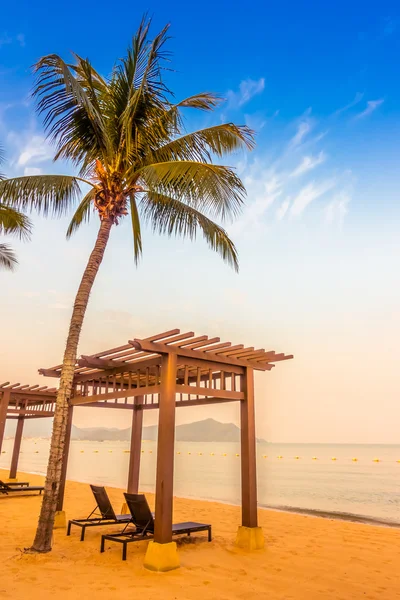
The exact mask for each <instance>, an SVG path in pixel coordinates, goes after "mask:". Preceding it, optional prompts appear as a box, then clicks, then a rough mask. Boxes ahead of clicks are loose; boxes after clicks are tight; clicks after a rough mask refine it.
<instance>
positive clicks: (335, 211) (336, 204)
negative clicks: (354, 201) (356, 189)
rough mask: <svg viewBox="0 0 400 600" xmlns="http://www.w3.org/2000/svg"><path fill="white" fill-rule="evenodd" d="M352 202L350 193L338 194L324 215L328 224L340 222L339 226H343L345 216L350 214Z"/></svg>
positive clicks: (326, 208) (328, 205)
mask: <svg viewBox="0 0 400 600" xmlns="http://www.w3.org/2000/svg"><path fill="white" fill-rule="evenodd" d="M350 200H351V197H350V194H349V193H348V192H344V191H343V192H340V193H339V194H336V195H335V196H334V197H333V199H332V200H331V202H329V204H327V205H326V207H325V210H324V213H325V220H326V222H327V223H329V224H331V223H334V222H338V223H339V225H342V223H343V220H344V218H345V216H346V215H347V213H348V212H349V208H348V207H349V204H350Z"/></svg>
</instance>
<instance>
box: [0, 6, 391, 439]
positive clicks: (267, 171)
mask: <svg viewBox="0 0 400 600" xmlns="http://www.w3.org/2000/svg"><path fill="white" fill-rule="evenodd" d="M146 8H147V9H148V11H149V14H150V15H152V16H153V32H154V33H156V32H158V30H159V29H161V28H162V27H163V26H164V25H165V24H166V23H170V24H171V28H170V33H171V36H172V37H171V39H170V41H169V46H168V49H169V50H170V51H171V53H172V56H171V61H172V62H171V67H172V68H173V69H174V71H173V72H170V73H168V84H169V86H170V87H171V89H172V90H173V91H174V94H175V96H176V98H177V99H182V98H183V97H186V96H190V95H191V94H194V93H197V92H201V91H214V92H218V93H219V94H221V95H222V96H223V97H224V99H225V101H224V103H223V104H222V105H221V107H220V108H218V110H216V111H215V112H214V113H213V114H212V115H210V114H208V115H206V116H205V115H200V116H199V115H193V114H190V113H189V114H188V115H187V122H186V125H187V129H188V130H193V129H196V128H201V127H207V126H210V125H211V124H218V123H221V122H235V123H237V124H247V125H248V126H250V127H251V128H253V129H254V130H255V131H256V135H257V146H256V149H255V150H254V151H253V152H251V153H244V152H243V153H239V154H235V155H231V156H228V157H227V158H226V159H225V160H224V163H225V164H228V165H230V166H232V167H234V168H235V169H236V170H237V173H238V174H239V175H240V177H241V178H242V180H243V182H244V184H245V186H246V189H247V200H246V204H245V207H244V210H243V212H242V214H241V215H240V216H239V217H238V218H237V219H236V220H235V221H234V222H232V223H228V224H227V225H226V228H227V230H228V232H229V233H230V235H231V237H232V238H233V240H234V242H235V244H236V246H237V248H238V251H239V257H240V272H239V274H236V273H235V272H233V271H232V270H231V269H230V268H229V267H228V266H227V265H225V264H224V263H223V262H222V260H221V259H220V258H219V256H218V255H216V254H215V255H213V254H212V252H211V250H209V249H208V247H207V246H206V245H205V244H204V243H203V241H202V240H201V239H198V240H197V241H196V242H195V243H192V242H188V241H182V240H180V239H167V238H160V237H156V236H154V235H153V234H152V232H151V231H149V230H145V234H144V255H143V259H142V260H141V262H140V264H139V266H138V267H136V266H135V265H134V261H133V251H132V240H131V236H130V231H129V223H127V222H126V223H122V224H121V225H119V226H118V227H117V228H114V231H113V232H112V235H111V240H110V244H109V247H108V249H107V252H106V256H105V259H104V263H103V265H102V267H101V270H100V273H99V275H98V278H97V280H96V283H95V286H94V289H93V292H92V295H91V298H90V304H89V308H88V311H87V316H86V320H85V324H84V327H83V331H82V337H81V342H80V346H79V352H80V353H82V354H91V353H94V352H96V351H98V350H102V349H105V348H108V347H113V346H117V345H121V344H124V343H126V341H127V340H128V339H132V338H134V337H145V336H148V335H151V334H153V333H154V332H158V331H164V330H168V329H171V328H176V327H178V328H180V329H181V330H182V331H192V330H193V331H195V332H196V334H198V335H201V334H208V335H210V336H213V337H214V336H219V337H220V338H221V341H226V340H229V341H231V342H232V343H234V344H237V343H243V344H245V345H249V346H254V347H262V348H265V349H266V350H276V351H277V352H281V351H283V352H286V353H293V354H294V355H295V358H294V360H293V361H285V362H282V363H278V364H277V366H276V368H275V369H273V370H272V372H270V373H257V375H256V420H257V424H256V425H257V434H258V436H260V437H263V438H265V439H267V440H269V441H271V442H313V443H319V442H321V443H323V442H327V443H328V442H335V443H399V433H398V422H399V419H400V402H399V388H400V369H399V368H398V359H399V350H398V340H399V338H400V308H399V306H400V281H399V258H400V238H399V229H400V203H399V183H400V144H399V140H400V77H399V75H400V73H399V62H398V56H399V50H400V7H399V6H398V3H396V2H387V1H386V2H385V1H382V2H380V3H365V2H361V1H359V0H354V1H353V2H351V3H349V2H343V1H342V0H338V1H337V2H335V3H333V4H332V5H330V6H329V7H327V5H326V4H325V3H322V2H311V1H309V2H305V1H303V2H298V1H296V2H295V1H285V2H281V3H265V2H262V1H260V0H254V1H253V2H251V3H248V4H246V5H244V4H243V3H241V2H235V1H231V2H229V3H228V2H225V1H219V2H218V3H211V2H209V1H208V0H206V1H205V2H203V3H202V4H201V5H193V6H192V5H189V4H188V3H187V2H180V1H176V2H175V3H173V4H171V3H168V4H166V3H161V2H148V3H147V7H146ZM141 10H142V9H140V10H139V9H136V8H135V7H134V5H132V3H128V2H126V1H125V0H121V1H120V2H119V3H118V10H113V11H110V10H109V5H108V3H107V4H106V3H105V2H104V1H103V0H99V1H98V2H97V3H96V10H93V6H92V5H87V6H86V5H85V4H84V3H82V2H77V1H76V0H70V2H69V3H68V10H67V9H66V7H65V6H62V5H57V4H54V3H51V4H50V3H49V2H47V1H46V2H43V1H42V2H39V3H34V4H32V3H31V2H27V1H26V0H20V2H18V3H16V4H13V3H7V5H6V6H4V7H2V20H1V23H0V142H1V144H2V145H3V146H4V147H5V150H6V154H7V163H6V164H5V165H3V168H2V171H5V172H6V173H7V175H8V176H10V177H11V176H16V175H24V174H25V175H29V174H37V173H73V172H74V171H73V167H72V166H71V165H70V164H66V163H56V164H54V163H53V161H52V157H53V155H54V149H53V148H52V147H51V146H50V144H49V143H48V141H46V139H45V137H44V132H43V126H42V123H41V121H40V118H39V117H38V116H37V115H36V114H35V106H34V102H33V101H32V99H31V97H30V92H31V89H32V84H33V78H32V74H31V65H33V64H34V62H35V61H36V60H37V59H38V58H39V57H41V56H43V55H45V54H50V53H58V54H60V55H61V56H62V57H63V58H65V59H69V56H70V54H69V53H70V51H74V52H76V53H78V54H80V55H81V56H83V57H88V58H90V59H91V60H92V62H93V64H94V66H95V68H96V69H97V70H98V71H99V72H101V73H102V74H104V75H107V74H108V73H109V72H110V69H111V67H112V65H113V64H114V62H115V60H116V59H117V58H119V57H121V56H123V55H124V52H125V50H126V47H127V45H128V44H129V41H130V38H131V36H132V34H133V33H134V32H135V30H136V28H137V26H138V24H139V22H140V19H141V16H142V13H141ZM105 25H106V26H105ZM33 220H34V225H35V227H34V233H33V236H32V240H31V241H30V242H29V243H21V242H19V241H16V240H8V239H7V240H4V241H7V242H12V244H13V245H14V247H15V249H16V251H17V253H18V259H19V267H18V269H17V271H16V272H15V273H12V274H10V273H6V272H4V271H2V272H0V315H1V330H0V331H1V334H0V336H1V337H0V339H1V343H0V379H1V381H12V382H14V381H18V382H21V383H31V384H36V383H41V384H42V385H45V384H51V385H54V384H55V380H52V379H49V380H46V379H45V378H43V377H42V376H40V375H38V373H37V369H38V368H40V367H50V366H52V365H55V364H58V363H59V362H60V361H61V358H62V354H63V346H64V343H65V339H66V335H67V330H68V323H69V318H70V314H71V309H72V303H73V299H74V294H75V292H76V289H77V286H78V284H79V280H80V277H81V275H82V272H83V269H84V267H85V264H86V261H87V258H88V256H89V253H90V251H91V248H92V246H93V243H94V239H95V236H96V230H97V227H98V222H96V220H94V219H92V222H91V223H90V224H89V225H88V226H86V227H82V228H81V230H80V231H79V232H78V233H77V234H76V235H75V236H74V237H73V238H72V239H71V240H70V241H68V242H67V241H66V240H65V231H66V228H67V226H68V223H69V219H68V218H63V219H60V220H44V219H41V218H37V217H34V219H33ZM121 412H125V411H121ZM116 413H118V414H116ZM150 413H151V414H150ZM210 416H211V417H213V418H215V419H219V420H221V421H224V422H225V421H226V422H230V421H232V422H235V423H238V422H239V412H238V406H237V405H236V403H232V404H229V405H228V404H225V405H223V406H221V407H219V406H216V405H213V406H211V407H198V408H187V409H182V408H181V409H179V410H178V411H177V423H186V422H190V421H193V420H198V419H203V418H207V417H210ZM156 420H157V414H156V411H146V415H145V421H146V422H145V424H146V425H147V424H153V423H155V422H156ZM74 423H75V424H76V425H77V426H81V427H82V426H83V427H85V426H114V427H121V428H122V427H127V426H128V425H129V423H126V416H125V415H121V414H119V412H118V411H111V410H110V411H109V410H94V409H83V408H80V409H76V410H75V415H74Z"/></svg>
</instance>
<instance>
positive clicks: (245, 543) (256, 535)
mask: <svg viewBox="0 0 400 600" xmlns="http://www.w3.org/2000/svg"><path fill="white" fill-rule="evenodd" d="M235 545H236V546H238V547H239V548H243V549H244V550H262V549H263V548H264V534H263V530H262V528H261V527H244V526H243V525H240V526H239V529H238V532H237V535H236V541H235Z"/></svg>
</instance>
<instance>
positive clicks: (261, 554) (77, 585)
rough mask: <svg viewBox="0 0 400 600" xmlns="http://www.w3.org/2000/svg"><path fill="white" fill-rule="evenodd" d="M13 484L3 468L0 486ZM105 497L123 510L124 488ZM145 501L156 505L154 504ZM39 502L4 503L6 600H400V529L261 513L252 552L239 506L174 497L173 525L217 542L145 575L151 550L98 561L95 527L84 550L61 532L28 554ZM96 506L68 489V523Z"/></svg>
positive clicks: (114, 550) (186, 549)
mask: <svg viewBox="0 0 400 600" xmlns="http://www.w3.org/2000/svg"><path fill="white" fill-rule="evenodd" d="M6 477H7V473H6V472H5V471H1V470H0V479H1V478H6ZM25 477H27V478H28V479H27V480H29V481H30V482H31V483H32V484H40V483H41V482H42V481H43V478H42V477H39V476H35V475H24V474H22V473H21V474H19V479H20V480H25ZM108 492H109V495H110V498H111V501H112V502H113V504H114V506H115V507H116V508H117V509H119V508H120V507H121V505H122V502H123V496H122V490H118V489H113V488H108ZM147 496H148V499H149V503H150V505H151V506H153V505H154V504H153V503H154V497H153V496H152V495H151V494H148V495H147ZM40 502H41V499H40V497H39V496H18V497H15V496H13V497H10V496H0V524H1V530H0V531H1V533H0V597H1V598H2V599H9V598H10V599H11V598H12V599H13V600H19V599H27V598H30V597H32V598H33V597H38V598H40V599H41V600H47V599H50V598H51V599H55V598H57V600H62V599H66V598H68V599H70V600H72V599H75V598H79V599H86V598H90V599H93V600H105V599H107V600H110V599H113V600H114V599H115V600H118V599H124V600H127V599H131V598H142V599H143V600H152V599H157V600H160V598H161V600H175V599H178V600H181V599H182V600H192V599H193V600H205V599H207V600H212V599H215V600H224V599H230V600H232V599H235V598H238V599H239V598H243V599H246V600H250V599H251V598H253V597H254V598H256V597H257V598H268V599H269V600H275V599H282V600H283V599H285V600H314V599H321V600H328V599H332V600H333V599H334V600H341V599H343V600H351V599H353V598H354V599H356V600H360V599H364V598H365V599H374V600H375V599H378V598H379V600H395V599H396V598H400V530H399V529H393V528H387V527H378V526H372V525H364V524H360V523H349V522H344V521H338V520H330V519H323V518H316V517H311V516H305V515H298V514H292V513H283V512H277V511H271V510H260V511H259V520H260V525H261V526H262V527H263V529H264V532H265V538H266V548H265V550H259V551H255V552H252V553H246V552H244V551H243V550H239V549H237V548H235V547H234V545H233V540H234V539H235V534H236V530H237V526H238V524H239V521H240V508H238V507H234V506H227V505H223V504H217V503H214V502H204V501H197V500H185V499H180V498H177V499H176V500H175V503H174V520H175V521H186V520H193V519H194V520H196V521H202V522H205V523H212V525H213V535H214V540H213V542H211V543H210V544H209V543H207V542H206V541H205V537H203V534H198V536H197V537H196V538H195V539H194V540H192V542H189V543H187V542H184V543H181V544H179V554H180V560H181V568H180V569H178V570H176V571H171V572H169V573H153V572H150V571H147V570H146V569H144V567H143V558H144V554H145V551H146V546H147V542H141V543H132V544H130V546H129V548H128V560H127V561H126V562H122V560H121V546H120V545H118V544H109V545H107V546H106V552H105V553H104V554H100V552H99V546H100V532H104V531H106V530H107V529H104V528H93V529H88V530H87V533H86V540H85V542H83V543H81V542H80V541H79V532H78V530H75V532H73V533H72V535H71V537H66V535H65V531H64V530H56V531H55V532H54V547H53V550H52V552H50V553H49V554H45V555H29V554H24V553H23V548H24V547H26V546H29V545H30V544H31V543H32V541H33V536H34V532H35V527H36V523H37V518H38V514H39V509H40ZM92 508H93V498H92V497H91V493H90V490H89V487H88V485H86V484H81V483H75V482H71V481H69V482H68V483H67V487H66V498H65V509H66V512H67V517H69V518H79V517H84V516H86V514H87V513H89V512H90V510H91V509H92ZM108 530H110V528H108ZM114 531H115V528H114Z"/></svg>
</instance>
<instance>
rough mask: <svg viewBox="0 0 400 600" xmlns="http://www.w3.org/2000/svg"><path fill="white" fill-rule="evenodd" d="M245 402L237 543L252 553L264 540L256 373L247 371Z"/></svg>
mask: <svg viewBox="0 0 400 600" xmlns="http://www.w3.org/2000/svg"><path fill="white" fill-rule="evenodd" d="M241 390H242V392H243V394H244V399H243V400H242V401H241V402H240V427H241V472H242V473H241V474H242V525H241V526H240V527H239V530H238V535H237V538H236V543H237V545H238V546H241V547H245V548H248V549H250V550H252V549H258V548H263V547H264V536H263V533H262V529H261V527H258V521H257V465H256V427H255V425H256V424H255V410H254V370H253V369H252V368H251V367H246V370H245V373H244V375H241Z"/></svg>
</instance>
